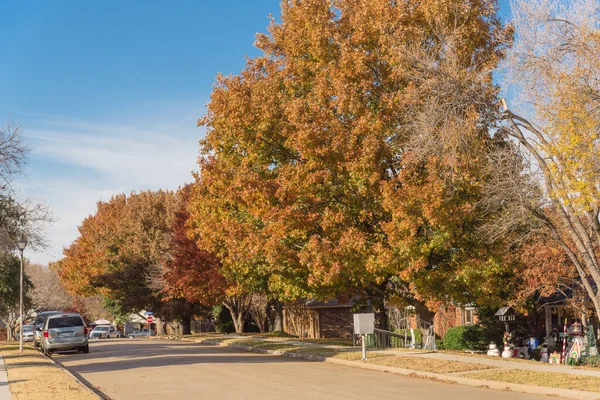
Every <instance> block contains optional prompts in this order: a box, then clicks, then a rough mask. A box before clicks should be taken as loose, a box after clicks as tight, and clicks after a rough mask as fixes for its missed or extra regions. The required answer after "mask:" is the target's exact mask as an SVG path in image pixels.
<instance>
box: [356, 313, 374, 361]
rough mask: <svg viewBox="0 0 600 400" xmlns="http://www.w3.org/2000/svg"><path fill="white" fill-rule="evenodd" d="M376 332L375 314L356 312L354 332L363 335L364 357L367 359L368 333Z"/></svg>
mask: <svg viewBox="0 0 600 400" xmlns="http://www.w3.org/2000/svg"><path fill="white" fill-rule="evenodd" d="M374 332H375V314H373V313H368V314H354V334H355V335H361V343H362V359H363V361H365V360H366V359H367V335H368V334H372V333H374Z"/></svg>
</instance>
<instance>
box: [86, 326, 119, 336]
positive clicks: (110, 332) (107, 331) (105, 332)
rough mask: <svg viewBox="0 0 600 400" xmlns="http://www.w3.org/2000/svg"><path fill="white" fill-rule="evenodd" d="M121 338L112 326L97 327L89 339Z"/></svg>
mask: <svg viewBox="0 0 600 400" xmlns="http://www.w3.org/2000/svg"><path fill="white" fill-rule="evenodd" d="M118 337H121V332H119V331H118V330H117V329H116V328H115V327H114V326H108V325H98V326H96V327H95V328H94V329H93V330H92V331H91V332H90V333H89V338H90V339H111V338H118Z"/></svg>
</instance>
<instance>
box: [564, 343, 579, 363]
mask: <svg viewBox="0 0 600 400" xmlns="http://www.w3.org/2000/svg"><path fill="white" fill-rule="evenodd" d="M580 358H581V344H580V340H577V339H575V342H574V343H573V346H571V350H569V358H568V359H567V364H569V365H577V364H579V359H580Z"/></svg>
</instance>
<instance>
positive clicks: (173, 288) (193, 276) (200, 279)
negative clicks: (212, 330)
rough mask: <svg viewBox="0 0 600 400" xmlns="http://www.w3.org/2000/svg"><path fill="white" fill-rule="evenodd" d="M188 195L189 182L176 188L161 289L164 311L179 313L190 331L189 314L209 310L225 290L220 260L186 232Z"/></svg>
mask: <svg viewBox="0 0 600 400" xmlns="http://www.w3.org/2000/svg"><path fill="white" fill-rule="evenodd" d="M189 197H190V186H189V185H186V186H184V187H183V188H181V189H180V190H179V191H178V192H177V199H176V202H177V206H176V211H175V216H174V219H173V226H172V234H171V241H170V247H169V256H168V258H167V260H166V261H165V269H164V274H163V276H162V280H163V282H164V287H163V288H162V291H163V292H164V294H165V295H166V299H168V300H169V302H168V304H169V305H168V306H167V307H166V308H167V309H166V310H164V311H169V312H168V313H167V314H172V315H177V316H180V317H181V320H182V327H183V334H189V333H191V332H190V324H191V319H192V317H193V316H194V315H195V314H198V313H199V312H200V311H202V309H204V310H207V309H208V310H210V308H211V307H212V306H213V305H215V304H218V303H219V302H220V301H221V300H222V299H223V298H224V290H225V280H224V277H223V275H222V274H221V272H220V263H219V260H218V259H217V258H216V257H215V256H214V255H212V254H211V253H209V252H207V251H205V250H203V249H200V248H198V247H197V245H196V240H194V239H193V238H190V237H189V235H188V220H189V213H188V211H187V205H188V201H189ZM163 308H165V307H163Z"/></svg>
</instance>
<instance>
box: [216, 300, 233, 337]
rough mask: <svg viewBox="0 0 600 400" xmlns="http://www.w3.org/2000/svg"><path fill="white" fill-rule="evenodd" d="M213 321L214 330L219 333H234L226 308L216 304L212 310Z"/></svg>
mask: <svg viewBox="0 0 600 400" xmlns="http://www.w3.org/2000/svg"><path fill="white" fill-rule="evenodd" d="M212 316H213V320H214V321H215V329H216V331H217V332H219V333H232V332H234V331H235V328H234V326H233V320H232V319H231V314H230V312H229V310H228V309H227V307H225V306H224V305H222V304H218V305H216V306H214V307H213V309H212Z"/></svg>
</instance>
